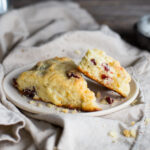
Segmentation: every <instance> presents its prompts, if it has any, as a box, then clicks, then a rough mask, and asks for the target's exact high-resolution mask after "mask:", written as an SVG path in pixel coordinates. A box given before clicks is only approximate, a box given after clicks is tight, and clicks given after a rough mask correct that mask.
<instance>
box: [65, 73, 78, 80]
mask: <svg viewBox="0 0 150 150" xmlns="http://www.w3.org/2000/svg"><path fill="white" fill-rule="evenodd" d="M67 77H68V78H71V77H74V78H78V79H79V78H80V77H79V76H78V75H77V74H76V73H75V72H67Z"/></svg>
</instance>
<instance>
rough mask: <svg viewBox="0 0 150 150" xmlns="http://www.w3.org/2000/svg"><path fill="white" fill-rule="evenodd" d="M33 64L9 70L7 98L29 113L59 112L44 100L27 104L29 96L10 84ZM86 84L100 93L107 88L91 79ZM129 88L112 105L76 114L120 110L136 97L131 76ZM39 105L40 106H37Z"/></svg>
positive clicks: (98, 113)
mask: <svg viewBox="0 0 150 150" xmlns="http://www.w3.org/2000/svg"><path fill="white" fill-rule="evenodd" d="M33 65H34V64H30V65H28V66H25V67H22V68H19V69H16V70H14V71H12V72H10V73H9V74H8V75H7V76H6V77H5V78H4V81H3V88H4V91H5V93H6V96H7V98H8V99H9V100H10V101H11V102H12V103H13V104H15V105H16V106H17V107H19V108H21V109H23V110H26V111H28V112H31V113H44V114H45V113H46V114H48V113H60V112H61V111H62V108H60V107H59V108H58V107H56V106H54V107H52V108H49V107H47V103H45V102H41V101H35V103H34V104H29V101H31V99H29V98H27V97H25V96H22V95H21V94H20V93H19V92H18V91H17V90H16V89H15V88H14V87H13V86H12V79H13V78H16V77H17V76H18V75H19V74H20V73H21V72H23V71H26V70H28V69H30V68H31V67H32V66H33ZM88 86H89V87H90V88H91V89H92V90H94V92H96V91H99V90H101V91H102V90H103V92H101V93H105V92H106V91H107V92H108V89H106V88H103V87H101V86H100V85H98V84H97V83H95V82H93V81H90V80H89V81H88ZM130 88H131V91H130V94H129V96H128V97H127V98H125V99H124V100H118V101H115V103H113V105H108V104H107V105H104V104H100V107H101V108H102V109H103V110H102V111H96V112H78V114H83V115H88V116H102V115H107V114H110V113H112V112H115V111H118V110H121V109H123V108H125V107H126V106H128V105H129V104H131V103H132V102H133V101H134V100H135V99H136V97H137V95H138V92H139V87H138V84H137V83H136V81H135V79H133V78H132V80H131V82H130ZM109 91H110V90H109ZM107 92H106V93H107ZM108 93H109V92H108ZM108 93H107V94H108ZM110 93H111V94H112V93H115V92H112V91H110ZM115 94H116V93H115ZM117 95H118V94H117ZM117 95H116V96H117ZM39 105H40V106H41V107H39ZM69 112H72V110H69Z"/></svg>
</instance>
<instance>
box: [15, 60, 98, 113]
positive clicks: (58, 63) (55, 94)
mask: <svg viewBox="0 0 150 150" xmlns="http://www.w3.org/2000/svg"><path fill="white" fill-rule="evenodd" d="M15 87H16V88H17V89H18V90H19V91H20V92H21V93H22V94H23V95H26V96H28V97H30V98H32V99H35V100H42V101H44V102H50V103H52V104H55V105H57V106H62V107H66V108H72V109H80V110H83V111H97V110H100V108H99V106H98V105H97V103H96V97H95V94H94V92H92V91H91V90H90V89H88V87H87V82H86V81H85V80H84V78H83V77H82V75H81V73H80V72H79V71H78V69H77V66H76V65H75V63H74V62H73V61H72V60H71V59H70V58H67V57H62V58H58V57H55V58H53V59H49V60H46V61H41V62H39V63H37V64H36V65H35V66H34V67H33V68H32V69H31V70H28V71H26V72H23V73H21V74H20V75H19V76H18V78H17V79H16V80H15Z"/></svg>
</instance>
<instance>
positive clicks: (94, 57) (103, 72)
mask: <svg viewBox="0 0 150 150" xmlns="http://www.w3.org/2000/svg"><path fill="white" fill-rule="evenodd" d="M78 69H79V70H80V71H81V72H82V73H83V74H85V75H86V76H88V77H89V78H91V79H93V80H95V81H97V82H98V83H100V84H101V85H103V86H105V87H107V88H109V89H111V90H114V91H116V92H118V93H119V94H120V95H122V96H124V97H127V96H128V94H129V92H130V85H129V83H130V81H131V77H130V75H129V74H128V72H127V71H126V70H125V69H124V68H123V67H121V65H120V63H119V62H118V61H117V60H115V59H113V58H112V57H110V56H108V55H106V53H105V52H104V51H101V50H98V49H93V50H88V51H87V52H86V54H85V56H84V57H83V58H82V60H81V62H80V64H79V66H78Z"/></svg>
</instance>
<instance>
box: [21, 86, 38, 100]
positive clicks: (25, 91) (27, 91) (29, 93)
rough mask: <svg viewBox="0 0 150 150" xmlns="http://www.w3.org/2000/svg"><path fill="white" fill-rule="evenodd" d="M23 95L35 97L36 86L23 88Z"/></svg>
mask: <svg viewBox="0 0 150 150" xmlns="http://www.w3.org/2000/svg"><path fill="white" fill-rule="evenodd" d="M22 92H23V95H25V96H27V97H30V98H33V97H34V96H35V95H36V90H35V87H33V89H32V90H31V89H23V91H22Z"/></svg>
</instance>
